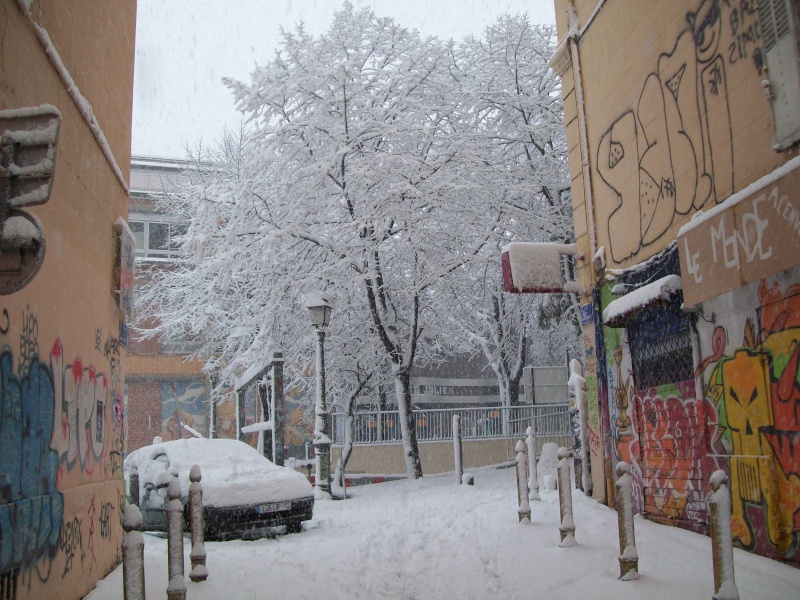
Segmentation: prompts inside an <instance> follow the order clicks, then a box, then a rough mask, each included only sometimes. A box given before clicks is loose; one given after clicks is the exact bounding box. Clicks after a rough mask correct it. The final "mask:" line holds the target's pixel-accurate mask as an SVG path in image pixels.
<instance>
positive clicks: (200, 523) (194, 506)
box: [189, 465, 208, 582]
mask: <svg viewBox="0 0 800 600" xmlns="http://www.w3.org/2000/svg"><path fill="white" fill-rule="evenodd" d="M201 478H202V474H201V473H200V467H198V466H197V465H193V466H192V469H191V471H189V481H191V482H192V483H191V484H190V485H189V529H190V531H191V532H192V551H191V552H190V553H189V558H190V559H191V561H192V570H191V571H190V572H189V579H191V580H192V581H195V582H197V581H205V580H206V579H208V569H207V568H206V548H205V546H204V545H203V542H204V539H203V538H204V531H203V530H204V528H205V519H204V518H203V486H202V484H201V483H200V479H201Z"/></svg>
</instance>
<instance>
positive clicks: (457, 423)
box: [453, 415, 464, 485]
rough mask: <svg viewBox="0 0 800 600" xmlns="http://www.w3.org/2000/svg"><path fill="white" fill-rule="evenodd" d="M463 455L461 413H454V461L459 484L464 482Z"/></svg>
mask: <svg viewBox="0 0 800 600" xmlns="http://www.w3.org/2000/svg"><path fill="white" fill-rule="evenodd" d="M461 456H462V455H461V415H453V462H454V463H455V471H456V483H457V484H458V485H461V484H462V483H463V481H462V477H463V475H464V461H463V459H462V457H461Z"/></svg>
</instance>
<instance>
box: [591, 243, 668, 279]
mask: <svg viewBox="0 0 800 600" xmlns="http://www.w3.org/2000/svg"><path fill="white" fill-rule="evenodd" d="M677 244H678V241H677V240H672V241H671V242H670V243H669V245H667V246H666V247H665V248H664V249H663V250H661V251H660V252H658V253H656V254H654V255H653V256H651V257H650V258H648V259H646V260H643V261H642V262H640V263H636V264H633V265H631V266H629V267H625V268H624V269H606V280H607V281H615V280H616V279H618V278H620V277H624V276H625V275H632V274H634V273H640V272H641V271H644V270H645V269H649V268H650V267H651V266H653V265H654V264H655V263H657V262H659V261H661V260H664V258H665V257H666V256H668V255H669V254H670V253H671V252H673V250H674V248H675V246H676V245H677Z"/></svg>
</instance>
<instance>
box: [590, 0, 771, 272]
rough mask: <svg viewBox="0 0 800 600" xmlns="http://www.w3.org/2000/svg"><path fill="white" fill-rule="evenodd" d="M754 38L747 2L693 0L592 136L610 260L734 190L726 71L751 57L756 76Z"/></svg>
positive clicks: (753, 13) (632, 252)
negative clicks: (630, 91)
mask: <svg viewBox="0 0 800 600" xmlns="http://www.w3.org/2000/svg"><path fill="white" fill-rule="evenodd" d="M760 37H761V36H760V32H759V28H758V20H757V10H756V8H755V4H754V3H752V2H741V3H738V2H737V3H733V2H729V1H727V0H723V1H721V0H702V2H700V3H699V5H698V6H697V10H696V11H692V12H688V13H687V14H686V27H685V29H683V30H682V31H681V32H680V33H679V34H678V36H677V38H676V39H675V44H674V46H673V47H672V49H671V50H669V51H667V52H664V53H662V54H660V55H659V57H658V59H657V62H656V65H655V69H654V70H653V71H652V72H651V73H649V74H648V75H647V76H646V77H645V81H644V84H643V86H642V90H641V93H640V95H639V99H638V102H637V103H636V105H635V106H634V107H632V108H630V109H628V110H626V111H624V112H623V113H622V114H620V115H619V116H618V117H617V118H616V119H615V120H614V122H613V123H612V124H611V125H610V126H609V127H608V129H607V130H606V131H605V132H604V133H603V134H602V135H601V136H600V141H599V144H598V149H597V156H596V164H597V173H598V174H599V175H600V178H601V179H602V181H603V182H604V183H605V185H606V186H607V187H606V188H605V189H606V190H608V191H610V192H611V193H612V194H613V197H614V200H613V201H611V202H610V203H609V205H610V208H609V209H608V212H607V216H606V217H604V218H606V219H607V235H608V243H609V246H610V251H611V258H612V259H613V261H615V262H616V263H620V262H622V261H624V260H626V259H628V258H631V257H633V256H636V255H637V254H638V253H639V252H640V250H642V249H643V248H645V247H647V246H650V245H652V244H654V243H655V242H656V241H658V240H660V239H661V238H662V236H664V235H665V234H666V233H667V231H668V230H669V228H670V227H671V226H672V224H673V223H674V222H675V220H676V218H678V217H679V216H682V215H688V214H689V213H690V212H693V211H695V210H698V209H700V208H702V207H704V206H707V203H708V202H709V201H713V202H714V203H717V202H721V201H722V200H724V199H725V198H726V197H727V196H728V195H730V194H731V193H732V192H733V191H734V156H733V144H732V137H733V134H732V119H731V110H730V102H729V94H731V93H733V90H732V89H729V86H728V79H729V72H730V71H731V70H732V69H735V68H739V65H746V64H747V61H745V60H743V59H745V58H752V60H753V64H755V67H756V68H755V69H753V70H752V73H753V75H754V76H756V77H758V76H760V73H761V69H762V68H763V58H762V56H761V53H760V50H759V49H758V47H759V42H760Z"/></svg>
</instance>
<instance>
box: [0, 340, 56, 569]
mask: <svg viewBox="0 0 800 600" xmlns="http://www.w3.org/2000/svg"><path fill="white" fill-rule="evenodd" d="M25 367H26V369H25V371H24V372H23V373H17V372H15V369H14V356H13V354H12V353H11V350H10V349H8V348H7V347H6V348H3V349H2V352H1V353H0V497H2V502H1V503H0V572H5V571H7V570H9V569H16V570H18V571H20V572H25V571H28V570H30V569H31V568H32V567H33V565H35V564H36V563H37V562H38V561H39V560H40V559H42V558H45V557H48V558H53V557H54V556H55V554H56V552H57V551H58V548H59V541H60V535H61V525H62V516H63V511H64V499H63V497H62V495H61V493H60V492H59V491H58V490H57V489H56V479H57V472H58V454H57V453H56V451H54V450H52V449H51V448H50V436H51V434H52V432H53V429H54V414H55V403H54V398H55V395H54V392H53V378H52V375H51V372H50V369H49V368H48V366H47V365H45V364H43V363H41V362H39V359H38V357H37V356H33V357H29V359H28V361H27V362H26V364H25Z"/></svg>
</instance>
